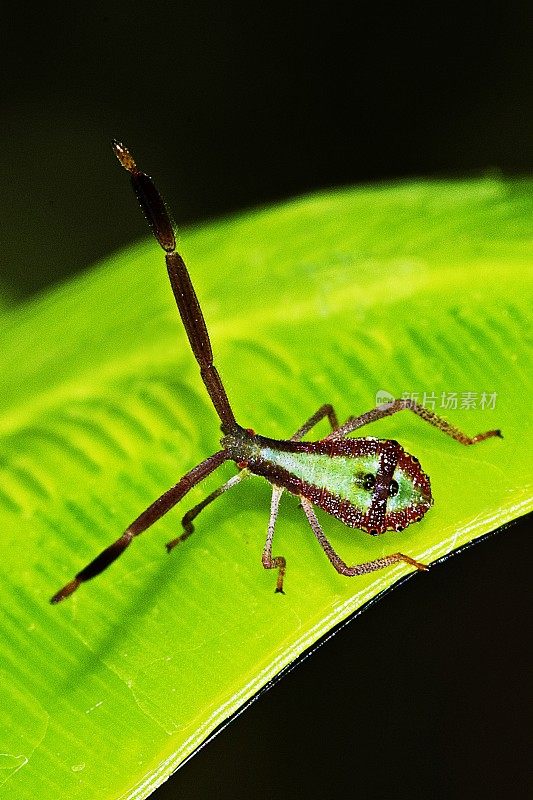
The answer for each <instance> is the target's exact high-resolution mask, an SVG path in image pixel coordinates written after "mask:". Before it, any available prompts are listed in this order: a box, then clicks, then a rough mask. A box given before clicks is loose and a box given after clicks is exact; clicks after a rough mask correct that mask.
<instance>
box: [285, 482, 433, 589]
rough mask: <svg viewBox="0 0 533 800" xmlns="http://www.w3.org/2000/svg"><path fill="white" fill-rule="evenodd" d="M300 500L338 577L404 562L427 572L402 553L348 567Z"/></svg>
mask: <svg viewBox="0 0 533 800" xmlns="http://www.w3.org/2000/svg"><path fill="white" fill-rule="evenodd" d="M300 500H301V504H302V508H303V510H304V512H305V516H306V517H307V519H308V520H309V524H310V525H311V529H312V531H313V533H314V534H315V536H316V538H317V539H318V541H319V543H320V546H321V547H322V549H323V550H324V552H325V554H326V555H327V557H328V558H329V560H330V561H331V563H332V564H333V566H334V567H335V569H336V570H337V572H338V573H339V574H340V575H346V576H347V577H349V578H352V577H353V576H355V575H365V574H366V573H367V572H376V570H378V569H383V568H384V567H390V565H391V564H396V563H397V562H398V561H404V562H405V563H406V564H411V566H413V567H416V568H417V569H419V570H424V571H427V570H428V569H429V567H428V566H427V565H426V564H422V563H421V562H420V561H415V559H414V558H411V556H406V555H404V554H403V553H391V555H389V556H382V558H375V559H374V560H373V561H365V562H364V563H363V564H354V565H353V566H351V567H349V566H348V565H347V564H346V563H345V562H344V561H343V560H342V558H341V557H340V556H339V554H338V553H336V552H335V550H334V549H333V547H332V546H331V544H330V543H329V541H328V540H327V538H326V535H325V533H324V531H323V530H322V527H321V525H320V522H319V521H318V519H317V517H316V514H315V512H314V510H313V506H312V505H311V503H310V502H309V500H307V499H306V498H305V497H301V498H300Z"/></svg>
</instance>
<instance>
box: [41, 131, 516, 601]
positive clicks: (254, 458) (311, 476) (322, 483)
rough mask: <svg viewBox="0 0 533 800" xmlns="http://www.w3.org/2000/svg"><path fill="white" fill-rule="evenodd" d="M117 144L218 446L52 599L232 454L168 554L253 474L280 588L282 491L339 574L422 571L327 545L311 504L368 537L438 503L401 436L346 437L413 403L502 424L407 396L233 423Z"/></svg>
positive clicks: (185, 293)
mask: <svg viewBox="0 0 533 800" xmlns="http://www.w3.org/2000/svg"><path fill="white" fill-rule="evenodd" d="M113 149H114V151H115V155H116V156H117V158H118V160H119V161H120V163H121V164H122V166H123V167H124V168H125V169H126V170H127V171H128V172H129V173H130V176H131V182H132V185H133V189H134V191H135V194H136V195H137V199H138V200H139V203H140V205H141V208H142V210H143V212H144V214H145V216H146V219H147V221H148V223H149V225H150V227H151V229H152V232H153V234H154V236H155V238H156V239H157V241H158V242H159V244H160V246H161V247H162V249H163V250H164V251H165V259H166V264H167V270H168V275H169V278H170V284H171V287H172V291H173V292H174V297H175V298H176V302H177V305H178V310H179V313H180V316H181V319H182V321H183V325H184V327H185V331H186V333H187V336H188V338H189V342H190V345H191V348H192V351H193V353H194V356H195V358H196V360H197V361H198V365H199V367H200V374H201V377H202V380H203V382H204V384H205V387H206V389H207V391H208V393H209V396H210V398H211V401H212V403H213V405H214V407H215V410H216V412H217V414H218V416H219V417H220V421H221V426H220V427H221V430H222V433H223V436H222V439H221V445H222V449H221V450H219V451H218V452H217V453H214V455H212V456H209V458H206V459H205V461H202V462H201V463H200V464H198V465H197V466H196V467H194V468H193V469H191V470H190V471H189V472H187V474H186V475H184V476H183V478H181V480H179V481H178V483H177V484H176V485H175V486H173V487H172V488H171V489H168V491H166V492H165V493H164V494H163V495H161V497H160V498H159V499H158V500H156V501H155V502H154V503H152V505H151V506H149V507H148V508H147V509H146V510H145V511H143V513H142V514H141V515H140V516H139V517H137V519H136V520H135V521H134V522H132V523H131V525H130V526H129V527H128V528H126V530H125V531H124V533H123V534H122V536H120V537H119V538H118V539H117V540H116V542H114V543H113V544H111V545H110V546H109V547H107V548H106V549H105V550H103V551H102V552H101V553H100V555H98V556H96V558H95V559H94V560H93V561H91V563H90V564H88V565H87V566H86V567H84V568H83V569H82V570H81V572H78V574H77V575H76V577H75V578H74V579H73V580H72V581H70V583H67V585H66V586H64V587H63V588H62V589H60V590H59V592H57V593H56V594H55V595H54V596H53V597H52V599H51V602H52V603H59V602H60V601H61V600H64V599H65V598H66V597H68V596H69V595H71V594H72V592H74V591H75V590H76V589H77V588H78V586H79V585H80V584H81V583H83V582H84V581H87V580H89V579H90V578H94V577H95V576H96V575H99V574H100V573H101V572H102V571H103V570H105V569H106V568H107V567H108V566H109V565H110V564H111V563H112V562H113V561H115V559H116V558H118V557H119V556H120V555H121V554H122V553H123V552H124V550H125V549H126V548H127V547H128V546H129V545H130V543H131V542H132V540H133V539H134V538H135V537H136V536H138V535H139V534H140V533H143V531H145V530H146V529H147V528H149V527H150V526H151V525H153V524H154V522H156V521H157V520H158V519H160V517H162V516H163V515H164V514H166V513H167V511H170V509H171V508H173V506H175V505H176V503H178V502H179V501H180V500H181V499H182V498H183V497H184V496H185V495H186V494H187V492H188V491H189V490H190V489H192V487H193V486H196V484H197V483H200V481H202V480H203V479H204V478H206V477H207V476H208V475H209V474H210V473H211V472H213V471H214V470H215V469H216V468H217V467H219V466H220V465H221V464H222V463H224V462H225V461H229V460H230V461H234V462H235V463H236V464H237V466H238V468H239V472H238V473H237V474H236V475H235V476H234V477H232V478H230V479H229V480H228V481H226V483H224V484H223V485H222V486H220V487H219V488H218V489H216V490H215V491H214V492H212V493H211V494H209V495H208V496H207V497H206V498H204V500H202V502H200V503H198V504H197V505H196V506H194V508H191V509H190V511H188V512H187V513H186V514H185V516H184V517H183V519H182V526H183V533H182V534H181V535H180V536H178V537H177V538H176V539H173V540H172V541H171V542H169V543H168V544H167V549H168V551H170V550H172V549H173V548H174V547H175V545H177V544H178V543H180V542H183V541H184V540H185V539H187V538H188V537H189V536H190V535H191V533H192V532H193V530H194V528H193V520H194V519H195V518H196V516H197V515H198V514H199V513H200V511H202V509H204V508H205V507H206V506H207V505H209V503H211V502H212V501H213V500H215V499H216V498H217V497H219V496H220V495H221V494H223V493H224V492H226V491H227V490H228V489H231V488H232V487H233V486H236V485H237V484H238V483H240V482H241V481H242V480H243V479H244V478H246V477H247V476H249V475H262V476H263V477H264V478H266V479H267V480H268V481H269V482H270V483H271V484H272V487H273V489H272V501H271V507H270V520H269V523H268V530H267V537H266V542H265V546H264V549H263V554H262V563H263V567H265V569H277V571H278V573H277V581H276V591H277V592H283V578H284V575H285V566H286V565H285V558H284V557H283V556H273V555H272V539H273V536H274V525H275V523H276V518H277V515H278V507H279V501H280V498H281V495H282V493H283V491H284V490H285V489H286V490H287V491H289V492H291V493H292V494H294V495H296V496H297V497H298V498H299V500H300V505H301V507H302V509H303V511H304V513H305V515H306V517H307V519H308V521H309V524H310V526H311V529H312V531H313V533H314V535H315V536H316V538H317V539H318V541H319V543H320V545H321V546H322V548H323V550H324V552H325V553H326V555H327V557H328V558H329V560H330V561H331V563H332V565H333V566H334V568H335V569H336V570H337V572H339V573H340V574H341V575H346V576H349V577H351V576H354V575H363V574H365V573H367V572H374V571H375V570H379V569H383V568H384V567H388V566H389V565H391V564H394V563H396V562H405V563H407V564H410V565H412V566H413V567H416V569H419V570H426V569H427V566H426V565H425V564H421V563H420V562H419V561H415V559H414V558H411V557H410V556H408V555H405V554H404V553H392V554H391V555H388V556H383V557H381V558H376V559H374V560H373V561H367V562H365V563H363V564H355V565H354V566H348V565H347V564H345V562H344V561H343V560H342V559H341V558H340V556H339V555H338V554H337V553H336V552H335V550H334V549H333V547H332V546H331V544H330V543H329V541H328V539H327V538H326V535H325V534H324V531H323V530H322V527H321V525H320V523H319V521H318V519H317V517H316V514H315V512H314V510H313V505H316V506H318V507H319V508H322V509H323V510H324V511H326V512H327V513H328V514H331V515H332V516H334V517H336V518H337V519H339V520H341V521H342V522H344V523H345V525H348V526H349V527H351V528H359V529H360V530H363V531H365V532H366V533H369V534H371V535H377V534H380V533H384V532H385V531H402V530H403V529H404V528H405V527H406V526H407V525H410V524H411V523H412V522H418V520H420V519H422V517H423V516H424V514H425V513H426V511H427V510H428V509H429V508H430V506H431V505H432V503H433V498H432V495H431V487H430V483H429V478H428V476H427V475H425V473H424V472H423V471H422V469H421V467H420V463H419V461H418V459H417V458H415V457H414V456H411V455H409V453H406V452H405V450H404V449H403V448H402V447H401V445H400V444H398V442H396V441H393V440H386V439H375V438H372V437H364V438H357V439H349V438H347V436H348V434H350V433H351V432H352V431H355V430H357V429H359V428H362V427H363V426H364V425H367V424H368V423H370V422H374V421H376V420H378V419H382V418H383V417H386V416H390V415H391V414H395V413H396V412H398V411H402V410H404V409H407V410H409V411H412V412H414V413H415V414H417V415H418V416H419V417H421V418H422V419H423V420H425V421H426V422H429V423H430V424H431V425H434V426H435V427H436V428H438V429H439V430H441V431H442V432H443V433H445V434H447V435H448V436H451V437H452V438H453V439H455V440H456V441H458V442H459V443H460V444H463V445H472V444H477V442H480V441H482V440H483V439H488V438H489V437H491V436H501V433H500V431H499V430H492V431H486V432H485V433H478V434H477V435H476V436H472V437H470V436H467V435H466V434H464V433H462V432H461V431H460V430H458V429H457V428H455V427H454V426H453V425H450V424H449V423H448V422H446V421H445V420H444V419H441V418H440V417H438V416H437V415H436V414H434V413H433V412H432V411H429V410H428V409H426V408H425V407H423V406H420V405H417V404H416V403H414V402H412V401H410V400H394V401H393V402H391V403H387V404H386V405H383V406H378V407H376V408H373V409H372V410H371V411H367V412H366V414H362V415H361V416H359V417H349V418H348V420H347V421H346V422H345V423H344V424H343V425H339V423H338V421H337V415H336V414H335V411H334V410H333V407H332V406H331V405H329V404H326V405H323V406H321V407H320V408H319V409H318V411H316V413H315V414H313V416H312V417H310V418H309V419H308V420H307V422H305V423H304V424H303V425H302V427H301V428H300V429H299V430H297V431H296V433H295V434H294V435H293V436H292V437H291V438H290V439H288V440H277V439H269V438H267V437H265V436H260V435H259V434H256V433H254V431H252V430H250V429H249V428H242V427H241V426H240V425H239V424H238V423H237V422H236V420H235V416H234V414H233V411H232V408H231V405H230V403H229V400H228V397H227V395H226V390H225V389H224V385H223V383H222V380H221V378H220V376H219V374H218V372H217V369H216V367H215V366H214V364H213V353H212V350H211V343H210V341H209V336H208V333H207V328H206V325H205V321H204V317H203V314H202V311H201V309H200V305H199V303H198V298H197V297H196V293H195V291H194V288H193V286H192V283H191V279H190V277H189V273H188V271H187V267H186V266H185V263H184V262H183V259H182V257H181V256H180V254H179V253H178V252H177V251H176V239H175V235H174V229H173V226H172V223H171V221H170V218H169V215H168V213H167V210H166V207H165V204H164V202H163V200H162V198H161V195H160V194H159V192H158V191H157V189H156V187H155V185H154V183H153V181H152V179H151V178H150V177H149V176H148V175H146V174H145V173H144V172H141V171H140V170H139V169H138V168H137V165H136V163H135V161H134V159H133V157H132V156H131V154H130V152H129V151H128V150H127V148H126V147H124V145H122V144H120V143H119V142H117V141H114V142H113ZM326 417H327V418H328V420H329V423H330V425H331V428H332V432H331V433H330V434H329V436H326V437H325V438H323V439H320V440H319V441H314V442H308V441H305V442H304V441H302V439H303V437H304V436H305V435H306V434H307V433H308V432H309V431H310V430H311V429H312V428H313V427H314V426H315V425H316V424H317V423H318V422H320V421H321V420H322V419H324V418H326Z"/></svg>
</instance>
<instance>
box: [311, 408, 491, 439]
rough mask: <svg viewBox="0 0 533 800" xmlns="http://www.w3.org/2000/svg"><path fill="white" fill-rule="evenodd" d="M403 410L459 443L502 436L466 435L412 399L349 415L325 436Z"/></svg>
mask: <svg viewBox="0 0 533 800" xmlns="http://www.w3.org/2000/svg"><path fill="white" fill-rule="evenodd" d="M404 410H407V411H412V412H413V413H414V414H416V415H417V416H418V417H420V419H423V420H424V421H425V422H429V424H430V425H433V426H434V427H435V428H438V429H439V430H440V431H442V433H445V434H446V435H447V436H451V437H452V439H455V441H457V442H460V444H464V445H472V444H477V443H478V442H482V441H483V440H484V439H489V438H491V437H492V436H499V437H500V438H503V436H502V433H501V431H500V430H491V431H484V432H483V433H477V434H476V435H475V436H468V435H467V434H466V433H463V431H461V430H459V428H456V427H455V426H454V425H451V424H450V423H449V422H447V421H446V420H445V419H443V417H439V415H438V414H435V413H434V412H433V411H430V410H429V409H428V408H426V407H425V406H421V405H419V404H418V403H415V402H414V400H410V399H398V400H393V401H391V402H390V403H387V404H386V405H382V406H378V407H377V408H372V409H371V410H370V411H367V412H366V413H365V414H361V415H360V416H359V417H349V418H348V419H347V420H346V422H345V423H344V425H341V426H340V428H337V429H336V430H334V431H333V433H330V434H329V436H327V437H326V438H327V439H338V438H342V437H343V436H347V435H348V434H349V433H351V432H352V431H355V430H357V429H358V428H362V427H363V426H364V425H369V424H370V423H371V422H376V421H377V420H378V419H383V417H390V416H391V415H392V414H397V413H398V411H404Z"/></svg>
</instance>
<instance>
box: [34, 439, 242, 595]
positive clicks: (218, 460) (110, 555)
mask: <svg viewBox="0 0 533 800" xmlns="http://www.w3.org/2000/svg"><path fill="white" fill-rule="evenodd" d="M228 458H229V456H228V453H227V452H226V450H220V451H219V452H218V453H215V454H214V455H212V456H209V458H206V459H205V461H202V463H201V464H197V466H196V467H194V468H193V469H191V470H190V472H187V474H186V475H184V476H183V478H182V479H181V480H180V481H178V483H176V485H175V486H172V487H171V488H170V489H168V490H167V491H166V492H165V493H164V494H162V495H161V497H159V498H158V499H157V500H156V501H155V502H154V503H152V505H150V506H148V508H147V509H146V510H145V511H143V513H142V514H141V515H140V516H139V517H137V519H136V520H134V521H133V522H132V523H131V525H130V526H129V527H128V528H126V530H125V531H124V533H123V534H122V536H119V538H118V539H117V540H116V542H113V544H111V545H110V546H109V547H106V549H105V550H102V552H101V553H100V554H99V555H98V556H96V558H94V559H93V560H92V561H91V562H90V564H87V566H86V567H84V568H83V569H82V570H81V572H78V574H77V575H76V576H75V578H74V579H73V580H72V581H70V583H67V585H66V586H64V587H63V588H62V589H60V590H59V592H56V594H55V595H54V596H53V597H52V598H51V600H50V602H51V603H59V602H61V600H64V599H65V597H68V596H69V595H71V594H72V592H74V591H75V590H76V589H77V588H78V586H79V585H80V584H81V583H84V582H85V581H88V580H90V579H91V578H94V577H96V575H99V574H100V573H101V572H103V571H104V569H106V568H107V567H108V566H109V565H110V564H112V563H113V561H115V559H117V558H118V557H119V556H120V555H122V553H123V552H124V550H125V549H126V548H127V547H128V546H129V545H130V544H131V541H132V540H133V539H134V537H135V536H138V535H139V534H140V533H143V531H145V530H146V529H147V528H149V527H150V526H151V525H153V524H154V522H156V521H157V520H158V519H160V518H161V517H162V516H163V515H164V514H166V513H167V511H170V509H171V508H172V507H173V506H175V505H176V503H178V502H179V501H180V500H181V498H182V497H183V496H184V495H186V494H187V492H188V491H189V490H190V489H192V487H193V486H196V484H197V483H199V482H200V481H201V480H203V479H204V478H206V477H207V476H208V475H209V474H210V473H211V472H213V470H215V469H216V468H217V467H219V466H220V464H222V463H223V462H224V461H227V460H228Z"/></svg>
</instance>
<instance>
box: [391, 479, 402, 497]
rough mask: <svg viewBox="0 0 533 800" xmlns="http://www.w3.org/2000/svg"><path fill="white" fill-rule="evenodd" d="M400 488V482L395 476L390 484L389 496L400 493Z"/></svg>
mask: <svg viewBox="0 0 533 800" xmlns="http://www.w3.org/2000/svg"><path fill="white" fill-rule="evenodd" d="M399 488H400V487H399V486H398V483H397V482H396V481H395V480H394V478H393V479H392V481H391V482H390V486H389V497H395V495H397V494H398V491H399Z"/></svg>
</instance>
